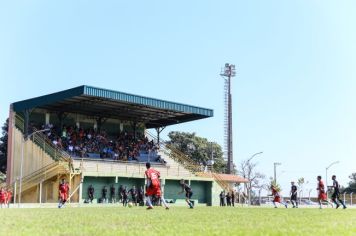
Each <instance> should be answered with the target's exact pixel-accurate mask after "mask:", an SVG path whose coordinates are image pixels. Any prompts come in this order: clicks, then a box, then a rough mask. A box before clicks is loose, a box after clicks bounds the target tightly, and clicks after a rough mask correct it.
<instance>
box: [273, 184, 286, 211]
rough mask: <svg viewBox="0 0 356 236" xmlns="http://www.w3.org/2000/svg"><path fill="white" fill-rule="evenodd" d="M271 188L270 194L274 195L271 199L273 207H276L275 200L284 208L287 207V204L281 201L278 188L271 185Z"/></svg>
mask: <svg viewBox="0 0 356 236" xmlns="http://www.w3.org/2000/svg"><path fill="white" fill-rule="evenodd" d="M271 189H272V196H273V197H274V199H273V205H274V208H277V204H276V203H277V202H278V203H279V204H282V205H284V206H285V207H286V208H288V204H287V203H285V202H282V201H281V196H280V194H279V192H278V189H277V188H276V187H275V186H273V185H272V186H271Z"/></svg>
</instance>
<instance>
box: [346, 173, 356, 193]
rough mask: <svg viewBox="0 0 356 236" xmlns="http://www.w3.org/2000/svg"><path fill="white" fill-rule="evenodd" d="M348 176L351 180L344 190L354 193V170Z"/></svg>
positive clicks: (355, 180) (355, 181)
mask: <svg viewBox="0 0 356 236" xmlns="http://www.w3.org/2000/svg"><path fill="white" fill-rule="evenodd" d="M349 178H350V179H351V181H350V182H349V186H348V187H347V188H345V190H344V191H346V192H347V193H351V192H353V193H356V172H354V173H352V174H351V175H350V176H349Z"/></svg>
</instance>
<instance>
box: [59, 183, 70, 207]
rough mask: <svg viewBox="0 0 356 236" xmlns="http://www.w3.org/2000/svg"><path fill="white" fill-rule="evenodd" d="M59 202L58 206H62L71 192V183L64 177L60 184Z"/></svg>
mask: <svg viewBox="0 0 356 236" xmlns="http://www.w3.org/2000/svg"><path fill="white" fill-rule="evenodd" d="M58 190H59V203H58V208H62V207H63V206H64V204H65V203H66V202H67V198H68V194H69V185H68V183H66V182H65V180H64V179H62V182H61V183H60V184H59V187H58Z"/></svg>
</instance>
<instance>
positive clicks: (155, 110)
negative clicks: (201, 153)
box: [13, 85, 213, 128]
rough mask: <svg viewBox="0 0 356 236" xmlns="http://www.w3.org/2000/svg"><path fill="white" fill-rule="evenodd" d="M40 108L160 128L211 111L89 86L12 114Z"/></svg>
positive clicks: (24, 104)
mask: <svg viewBox="0 0 356 236" xmlns="http://www.w3.org/2000/svg"><path fill="white" fill-rule="evenodd" d="M30 109H44V110H47V111H49V112H54V113H60V112H63V113H77V114H83V115H88V116H93V117H104V118H114V119H119V120H125V121H134V122H142V123H144V124H145V125H146V127H147V128H156V127H163V126H168V125H174V124H179V123H183V122H188V121H193V120H198V119H203V118H208V117H212V116H213V110H212V109H207V108H202V107H197V106H191V105H186V104H181V103H174V102H170V101H165V100H160V99H155V98H149V97H144V96H138V95H133V94H128V93H123V92H118V91H113V90H107V89H101V88H96V87H92V86H87V85H83V86H79V87H75V88H72V89H68V90H64V91H60V92H57V93H52V94H48V95H44V96H40V97H35V98H31V99H28V100H24V101H19V102H15V103H13V110H14V111H15V112H23V111H25V110H30Z"/></svg>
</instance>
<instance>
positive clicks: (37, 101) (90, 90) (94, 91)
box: [13, 85, 214, 117]
mask: <svg viewBox="0 0 356 236" xmlns="http://www.w3.org/2000/svg"><path fill="white" fill-rule="evenodd" d="M82 95H85V96H92V97H100V98H105V99H111V100H114V101H121V102H127V103H131V104H138V105H142V106H149V107H154V108H158V109H163V110H171V111H179V112H184V113H193V114H199V115H202V116H206V117H212V116H213V115H214V112H213V110H212V109H207V108H202V107H197V106H191V105H186V104H182V103H175V102H170V101H164V100H160V99H155V98H149V97H144V96H138V95H133V94H129V93H123V92H118V91H113V90H108V89H102V88H97V87H92V86H87V85H82V86H78V87H75V88H72V89H67V90H64V91H60V92H56V93H52V94H48V95H43V96H40V97H36V98H31V99H28V100H23V101H19V102H15V103H13V109H14V111H15V112H19V111H24V110H26V109H32V108H36V107H39V106H42V105H48V104H51V103H55V102H59V101H61V100H64V99H67V98H71V97H76V96H82Z"/></svg>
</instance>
